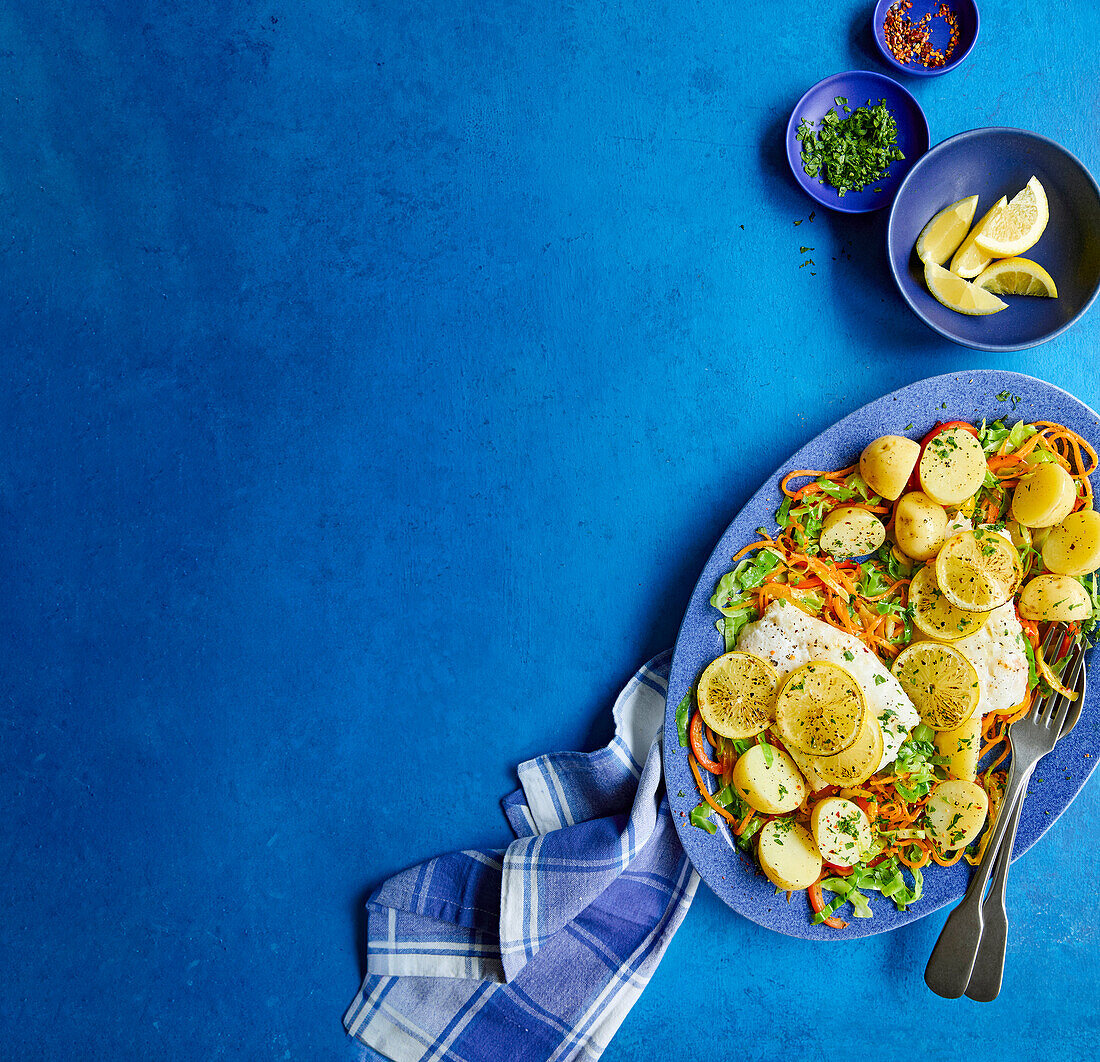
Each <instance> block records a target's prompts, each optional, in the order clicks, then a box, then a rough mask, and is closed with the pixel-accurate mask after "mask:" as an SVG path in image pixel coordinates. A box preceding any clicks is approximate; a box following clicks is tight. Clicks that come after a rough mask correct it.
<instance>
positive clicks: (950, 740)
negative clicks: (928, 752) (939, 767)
mask: <svg viewBox="0 0 1100 1062" xmlns="http://www.w3.org/2000/svg"><path fill="white" fill-rule="evenodd" d="M932 740H933V741H934V742H935V745H936V751H937V752H938V753H939V754H940V755H941V756H947V757H948V758H949V759H950V760H951V762H950V763H949V764H948V765H947V771H948V773H949V774H951V775H954V777H956V778H961V779H962V780H963V781H964V782H973V781H974V779H975V778H977V777H978V753H979V752H980V751H981V747H982V717H981V715H979V714H978V713H977V712H975V713H974V714H973V715H972V716H971V717H970V718H969V719H967V720H966V722H965V723H963V724H962V725H961V726H958V727H956V728H955V729H954V730H939V731H937V732H936V736H935V737H934V738H933V739H932Z"/></svg>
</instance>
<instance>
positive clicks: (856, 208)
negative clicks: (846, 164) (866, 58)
mask: <svg viewBox="0 0 1100 1062" xmlns="http://www.w3.org/2000/svg"><path fill="white" fill-rule="evenodd" d="M837 99H846V100H847V101H848V107H849V108H850V109H851V110H853V111H854V110H855V109H856V108H857V107H864V106H866V105H867V103H868V102H870V103H871V104H872V106H873V105H875V104H877V103H878V102H879V100H885V101H886V107H887V109H888V110H889V111H890V113H891V114H892V115H893V116H894V120H895V121H896V122H897V124H898V147H899V148H901V152H902V154H903V155H904V156H905V158H904V159H899V160H897V161H895V162H891V163H890V167H889V169H888V170H887V172H886V176H884V177H883V178H882V180H880V181H876V182H875V183H874V184H870V185H868V186H867V187H866V188H864V189H862V190H861V191H858V192H848V193H846V194H845V195H843V196H842V195H840V194H839V193H838V192H837V190H836V189H835V188H834V187H833V186H832V185H831V184H823V183H821V181H822V178H821V176H820V175H819V176H817V177H811V176H810V175H809V174H808V173H806V171H805V169H804V167H803V165H802V145H801V142H800V141H799V139H798V137H797V136H796V133H797V131H798V127H799V124H800V123H801V120H802V119H803V118H805V119H806V120H807V121H809V122H812V123H813V124H814V127H815V128H817V125H818V123H819V122H820V121H821V119H822V118H823V117H824V116H825V114H826V112H827V111H828V110H829V108H830V107H831V108H833V110H835V111H836V112H837V114H838V115H840V117H842V118H844V117H847V114H846V113H845V111H844V108H843V106H838V105H837V104H836V100H837ZM928 143H929V140H928V119H926V118H925V116H924V111H922V110H921V106H920V104H919V103H917V101H916V100H915V99H914V98H913V94H912V93H911V92H910V91H909V90H908V89H906V88H903V87H902V86H901V85H899V84H898V83H897V82H896V81H895V80H894V79H893V78H891V77H887V76H886V75H885V74H876V73H874V72H873V71H870V70H848V71H845V72H844V73H843V74H833V75H832V76H831V77H827V78H825V80H824V81H819V82H818V83H817V84H816V85H814V87H813V88H811V89H810V90H809V91H808V92H807V93H806V94H805V95H804V96H803V97H802V99H800V100H799V101H798V103H796V104H795V106H794V110H793V111H791V117H790V120H789V121H788V122H787V162H788V163H789V164H790V167H791V173H793V174H794V179H795V180H796V181H797V182H798V183H799V184H800V185H801V186H802V188H803V189H804V190H805V191H806V192H808V193H809V195H810V196H811V197H813V198H814V199H816V200H817V202H819V203H820V204H821V205H822V206H826V207H829V209H830V210H838V211H840V212H841V213H844V214H867V213H870V212H871V211H872V210H881V209H882V208H883V207H887V206H889V205H890V202H891V200H892V199H893V198H894V194H895V193H896V192H897V190H898V187H899V186H900V185H901V182H902V180H903V178H904V177H905V175H906V174H907V173H908V172H909V170H910V169H911V168H912V167H913V165H914V164H915V163H916V161H917V159H919V158H920V157H921V156H922V155H923V154H924V153H925V152H926V151H927V150H928ZM876 188H877V189H879V191H877V192H876V191H875V189H876Z"/></svg>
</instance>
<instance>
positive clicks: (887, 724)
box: [737, 601, 1026, 790]
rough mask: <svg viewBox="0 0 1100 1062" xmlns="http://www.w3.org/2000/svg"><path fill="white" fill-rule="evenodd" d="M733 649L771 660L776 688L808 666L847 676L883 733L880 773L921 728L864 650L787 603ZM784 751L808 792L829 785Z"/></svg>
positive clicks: (771, 610)
mask: <svg viewBox="0 0 1100 1062" xmlns="http://www.w3.org/2000/svg"><path fill="white" fill-rule="evenodd" d="M971 637H977V635H972V636H971ZM737 648H738V649H741V650H743V651H744V652H746V653H754V654H755V655H756V656H759V657H762V658H763V659H764V660H770V661H771V662H772V663H773V664H775V666H776V669H777V670H778V671H779V681H780V682H782V681H783V680H784V679H785V678H786V677H787V676H788V675H789V674H790V673H791V672H792V671H794V669H795V668H797V667H801V666H802V665H803V664H808V663H809V662H810V661H811V660H825V661H827V662H828V663H830V664H836V665H838V666H839V667H842V668H844V669H845V670H846V671H848V672H849V673H850V674H851V675H852V676H853V677H854V678H855V680H856V681H857V682H858V683H859V686H860V688H861V689H862V690H863V695H864V697H866V699H867V707H868V709H869V710H870V711H872V712H874V713H875V715H876V716H877V717H878V721H879V724H880V726H881V727H882V744H883V750H882V761H881V762H880V763H879V765H878V768H877V769H878V770H881V769H882V768H883V767H885V766H886V765H887V764H888V763H890V762H892V761H893V759H894V757H895V756H896V755H897V751H898V749H899V748H901V744H902V742H903V741H904V740H905V738H906V736H907V735H908V733H909V731H910V730H912V729H913V727H915V726H916V725H917V724H918V723H919V722H920V716H919V715H918V714H917V710H916V708H914V707H913V702H912V701H911V700H909V698H908V697H907V696H906V694H905V691H904V690H903V689H902V688H901V685H900V684H899V682H898V680H897V679H896V678H894V676H893V675H892V674H891V673H890V670H889V669H888V668H887V667H886V666H885V665H884V664H883V663H882V661H880V660H879V658H878V657H877V656H875V654H874V653H873V652H871V650H870V649H868V648H867V646H865V645H864V644H863V643H862V642H861V641H860V640H859V639H858V638H856V637H854V636H853V635H851V634H846V633H845V632H844V631H840V630H837V629H836V627H831V626H830V625H829V624H828V623H825V622H824V621H822V620H819V619H815V618H814V617H813V616H808V615H807V614H806V613H805V612H803V611H802V610H801V609H799V608H796V607H795V606H794V605H790V604H788V603H787V602H785V601H773V602H772V603H771V604H770V605H769V606H768V607H767V609H766V610H765V612H764V615H763V616H761V618H760V619H758V620H757V621H756V622H755V623H749V624H747V625H746V626H745V628H744V630H742V631H741V636H740V637H739V638H738V639H737ZM845 654H848V655H847V656H846V655H845ZM849 657H850V659H849ZM975 666H977V665H975ZM980 674H981V672H980V671H979V675H980ZM1025 677H1026V665H1025ZM788 751H790V753H791V756H792V758H793V759H794V761H795V763H797V764H798V767H799V770H801V771H802V773H803V774H804V775H805V776H806V781H807V782H809V784H810V787H811V788H812V789H814V790H817V789H821V788H823V787H824V786H825V785H827V784H828V783H826V782H825V781H824V780H823V779H822V778H821V777H820V776H819V775H818V774H817V772H816V771H815V770H814V769H813V766H812V764H810V763H809V761H808V760H807V759H806V758H805V757H803V756H801V755H799V753H798V752H796V751H795V750H788Z"/></svg>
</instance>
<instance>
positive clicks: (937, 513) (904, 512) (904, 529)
mask: <svg viewBox="0 0 1100 1062" xmlns="http://www.w3.org/2000/svg"><path fill="white" fill-rule="evenodd" d="M946 534H947V512H946V511H945V510H944V507H943V506H942V505H940V504H938V503H937V502H934V501H933V500H932V499H931V498H929V497H928V495H927V494H925V493H923V492H922V491H919V490H911V491H910V492H909V493H908V494H903V495H902V496H901V497H900V498H899V499H898V504H897V505H896V506H895V508H894V537H895V538H896V539H897V543H898V549H900V550H901V551H902V553H904V554H905V555H906V556H907V557H912V558H913V559H914V560H920V561H924V560H929V559H930V558H932V557H934V556H935V555H936V554H937V553H939V551H940V546H942V545H943V540H944V538H945V536H946Z"/></svg>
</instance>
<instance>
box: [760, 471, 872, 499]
mask: <svg viewBox="0 0 1100 1062" xmlns="http://www.w3.org/2000/svg"><path fill="white" fill-rule="evenodd" d="M858 467H859V466H858V465H849V466H848V467H847V468H841V469H838V470H837V471H836V472H817V471H815V470H814V469H812V468H799V469H796V470H795V471H794V472H788V473H787V474H786V475H785V476H784V477H783V481H782V482H781V483H780V484H779V489H780V490H781V491H783V493H784V494H786V495H787V497H788V498H797V497H798V496H799V495H800V494H801V491H792V490H791V489H790V488H789V487H788V486H787V484H788V483H790V481H791V480H792V479H805V478H806V477H807V476H812V477H813V478H814V479H829V480H833V479H844V477H845V476H850V475H851V474H852V473H853V472H854V471H855V470H856V469H857V468H858ZM807 486H813V484H807ZM818 489H820V488H818ZM803 490H805V488H803Z"/></svg>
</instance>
